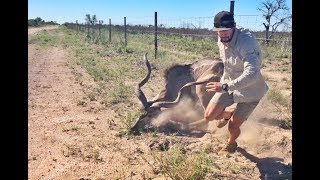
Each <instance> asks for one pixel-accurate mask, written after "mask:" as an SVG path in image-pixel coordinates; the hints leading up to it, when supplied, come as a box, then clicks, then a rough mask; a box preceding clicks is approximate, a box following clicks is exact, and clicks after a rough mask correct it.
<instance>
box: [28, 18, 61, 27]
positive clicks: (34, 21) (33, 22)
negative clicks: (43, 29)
mask: <svg viewBox="0 0 320 180" xmlns="http://www.w3.org/2000/svg"><path fill="white" fill-rule="evenodd" d="M45 25H59V23H56V22H55V21H49V22H46V21H44V20H42V19H41V18H40V17H37V18H35V19H28V27H39V26H45Z"/></svg>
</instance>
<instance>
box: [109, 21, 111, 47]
mask: <svg viewBox="0 0 320 180" xmlns="http://www.w3.org/2000/svg"><path fill="white" fill-rule="evenodd" d="M109 42H111V19H110V18H109Z"/></svg>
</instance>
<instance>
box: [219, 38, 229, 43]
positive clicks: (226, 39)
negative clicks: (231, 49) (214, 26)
mask: <svg viewBox="0 0 320 180" xmlns="http://www.w3.org/2000/svg"><path fill="white" fill-rule="evenodd" d="M231 39H232V38H231V37H227V38H221V37H220V42H222V43H228V42H230V41H231Z"/></svg>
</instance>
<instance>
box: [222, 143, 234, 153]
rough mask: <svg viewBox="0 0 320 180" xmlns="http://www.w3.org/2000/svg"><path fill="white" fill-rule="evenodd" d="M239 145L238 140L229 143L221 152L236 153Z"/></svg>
mask: <svg viewBox="0 0 320 180" xmlns="http://www.w3.org/2000/svg"><path fill="white" fill-rule="evenodd" d="M237 147H238V144H237V143H236V142H235V143H232V144H229V143H227V144H226V145H225V146H224V147H223V148H222V149H221V150H220V152H227V153H234V152H235V151H236V150H237Z"/></svg>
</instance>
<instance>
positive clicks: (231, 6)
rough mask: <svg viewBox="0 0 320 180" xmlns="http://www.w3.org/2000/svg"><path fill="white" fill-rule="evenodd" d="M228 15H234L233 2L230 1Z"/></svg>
mask: <svg viewBox="0 0 320 180" xmlns="http://www.w3.org/2000/svg"><path fill="white" fill-rule="evenodd" d="M230 13H231V14H232V16H233V15H234V0H230Z"/></svg>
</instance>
